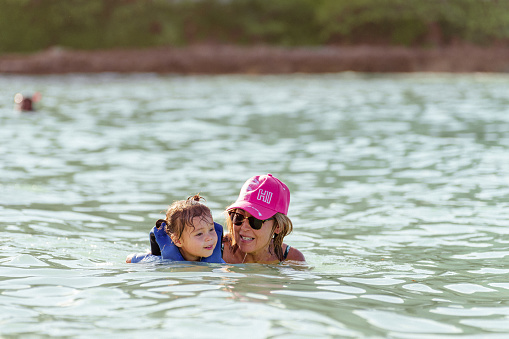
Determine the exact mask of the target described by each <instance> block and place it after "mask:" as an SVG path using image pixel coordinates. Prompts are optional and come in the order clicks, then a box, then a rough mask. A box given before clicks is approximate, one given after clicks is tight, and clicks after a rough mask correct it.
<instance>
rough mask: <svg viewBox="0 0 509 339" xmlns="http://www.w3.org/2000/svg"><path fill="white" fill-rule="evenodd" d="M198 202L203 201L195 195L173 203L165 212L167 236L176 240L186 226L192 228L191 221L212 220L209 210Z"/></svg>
mask: <svg viewBox="0 0 509 339" xmlns="http://www.w3.org/2000/svg"><path fill="white" fill-rule="evenodd" d="M200 200H205V198H203V197H202V196H200V195H199V194H195V195H193V196H192V197H189V198H187V200H179V201H175V202H174V203H173V204H171V205H170V206H169V207H168V210H167V211H166V220H165V222H166V228H165V231H166V233H167V234H168V235H170V236H171V235H172V234H173V235H174V236H176V237H177V239H180V238H181V237H182V233H183V232H184V229H185V228H186V226H188V227H193V228H194V225H193V219H194V218H195V217H200V218H202V219H203V220H212V213H211V212H210V209H209V208H208V207H207V206H205V205H204V204H202V203H201V202H200Z"/></svg>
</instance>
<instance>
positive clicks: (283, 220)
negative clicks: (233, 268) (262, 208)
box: [226, 213, 293, 261]
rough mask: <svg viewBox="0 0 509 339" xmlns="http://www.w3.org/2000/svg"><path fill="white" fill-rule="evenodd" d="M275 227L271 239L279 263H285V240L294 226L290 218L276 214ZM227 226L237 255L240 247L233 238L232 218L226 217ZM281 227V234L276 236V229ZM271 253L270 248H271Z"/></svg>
mask: <svg viewBox="0 0 509 339" xmlns="http://www.w3.org/2000/svg"><path fill="white" fill-rule="evenodd" d="M274 219H275V220H274V226H273V227H272V234H271V235H270V237H271V238H272V240H273V244H274V252H275V254H276V256H277V257H278V259H279V261H283V260H284V258H283V239H284V238H285V237H286V236H287V235H288V234H290V233H291V232H292V231H293V224H292V221H291V220H290V218H288V216H286V215H284V214H283V213H276V214H274ZM226 226H227V227H228V233H230V235H231V240H230V241H231V244H232V249H233V252H234V253H235V252H236V251H237V250H238V249H239V245H238V244H236V243H235V238H234V237H233V234H234V233H233V222H232V220H231V218H230V217H226ZM278 226H279V233H278V234H276V233H275V231H276V228H277V227H278ZM269 251H270V247H269Z"/></svg>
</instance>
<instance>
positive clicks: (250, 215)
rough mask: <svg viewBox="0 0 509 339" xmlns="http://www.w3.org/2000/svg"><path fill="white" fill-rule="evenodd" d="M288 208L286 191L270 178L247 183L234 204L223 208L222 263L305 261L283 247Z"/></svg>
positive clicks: (288, 225)
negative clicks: (226, 231) (224, 213)
mask: <svg viewBox="0 0 509 339" xmlns="http://www.w3.org/2000/svg"><path fill="white" fill-rule="evenodd" d="M289 204H290V190H289V189H288V187H287V186H286V185H285V184H284V183H283V182H282V181H280V180H279V179H277V178H276V177H273V176H272V174H267V175H260V176H254V177H252V178H250V179H249V180H247V181H246V182H245V183H244V186H242V189H241V190H240V194H239V197H238V199H237V201H235V202H234V203H233V204H232V205H230V206H229V207H227V208H226V212H227V218H226V225H227V227H228V231H229V234H226V235H225V237H224V238H223V245H224V250H223V259H224V261H226V262H227V263H231V264H241V263H261V264H275V263H281V262H283V261H285V260H291V261H305V259H304V255H303V254H302V253H301V252H300V251H299V250H297V249H296V248H293V247H290V246H288V245H286V244H284V243H283V239H284V237H285V236H287V235H288V234H290V232H292V229H293V226H292V222H291V220H290V219H289V218H288V217H287V214H288V206H289Z"/></svg>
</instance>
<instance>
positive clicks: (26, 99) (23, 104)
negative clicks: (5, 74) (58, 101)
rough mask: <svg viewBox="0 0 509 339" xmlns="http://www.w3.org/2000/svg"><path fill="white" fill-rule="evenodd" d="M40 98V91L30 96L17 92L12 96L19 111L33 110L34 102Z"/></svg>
mask: <svg viewBox="0 0 509 339" xmlns="http://www.w3.org/2000/svg"><path fill="white" fill-rule="evenodd" d="M39 100H41V93H39V92H35V93H34V95H32V96H24V95H23V94H21V93H17V94H16V95H15V96H14V103H15V104H16V106H15V108H16V109H17V110H18V111H21V112H32V111H35V109H34V105H33V104H34V103H35V102H38V101H39Z"/></svg>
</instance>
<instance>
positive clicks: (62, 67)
mask: <svg viewBox="0 0 509 339" xmlns="http://www.w3.org/2000/svg"><path fill="white" fill-rule="evenodd" d="M346 71H353V72H365V73H409V72H444V73H472V72H487V73H508V72H509V47H504V46H490V47H480V46H472V45H457V46H448V47H440V48H429V49H425V48H410V47H394V46H367V45H366V46H334V47H332V46H326V47H294V48H283V47H269V46H249V47H239V46H233V45H195V46H189V47H181V48H174V47H158V48H148V49H111V50H92V51H80V50H68V49H62V48H50V49H48V50H45V51H41V52H37V53H33V54H0V74H33V75H37V74H41V75H42V74H65V73H103V72H113V73H174V74H291V73H337V72H346Z"/></svg>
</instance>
